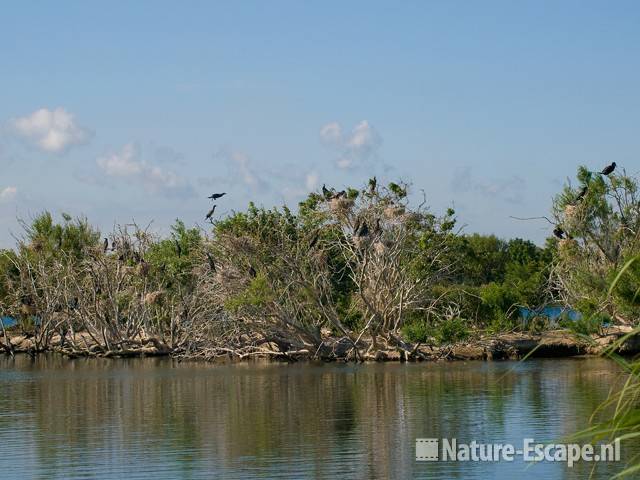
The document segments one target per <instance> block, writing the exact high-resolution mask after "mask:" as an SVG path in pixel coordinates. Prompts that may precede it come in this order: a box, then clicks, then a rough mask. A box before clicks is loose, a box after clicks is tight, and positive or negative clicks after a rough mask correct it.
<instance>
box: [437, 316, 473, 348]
mask: <svg viewBox="0 0 640 480" xmlns="http://www.w3.org/2000/svg"><path fill="white" fill-rule="evenodd" d="M469 334H470V330H469V328H468V321H467V320H464V319H462V318H452V319H450V320H445V321H443V322H442V323H440V324H439V325H438V328H437V329H436V331H435V338H436V341H437V342H438V344H440V345H445V344H450V343H456V342H459V341H461V340H464V339H465V338H468V337H469Z"/></svg>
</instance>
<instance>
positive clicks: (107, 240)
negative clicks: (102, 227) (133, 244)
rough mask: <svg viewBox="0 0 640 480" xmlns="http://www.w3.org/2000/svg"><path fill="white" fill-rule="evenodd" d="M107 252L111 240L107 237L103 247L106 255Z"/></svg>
mask: <svg viewBox="0 0 640 480" xmlns="http://www.w3.org/2000/svg"><path fill="white" fill-rule="evenodd" d="M107 250H109V239H108V238H106V237H105V239H104V244H103V246H102V251H103V252H104V253H107Z"/></svg>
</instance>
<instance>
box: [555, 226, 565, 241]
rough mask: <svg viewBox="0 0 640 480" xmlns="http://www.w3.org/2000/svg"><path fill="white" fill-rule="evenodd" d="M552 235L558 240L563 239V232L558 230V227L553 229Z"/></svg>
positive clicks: (560, 229)
mask: <svg viewBox="0 0 640 480" xmlns="http://www.w3.org/2000/svg"><path fill="white" fill-rule="evenodd" d="M553 234H554V235H555V236H556V237H558V238H559V239H563V238H565V237H564V235H565V231H564V230H563V229H562V228H560V225H557V226H556V228H554V229H553Z"/></svg>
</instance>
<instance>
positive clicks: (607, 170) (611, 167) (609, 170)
mask: <svg viewBox="0 0 640 480" xmlns="http://www.w3.org/2000/svg"><path fill="white" fill-rule="evenodd" d="M615 169H616V162H612V163H611V165H607V166H606V167H604V168H603V169H602V171H601V172H600V174H601V175H609V174H610V173H613V171H614V170H615Z"/></svg>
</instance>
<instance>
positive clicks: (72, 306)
mask: <svg viewBox="0 0 640 480" xmlns="http://www.w3.org/2000/svg"><path fill="white" fill-rule="evenodd" d="M67 306H68V307H69V310H75V309H76V308H78V297H73V298H72V299H71V300H69V302H68V303H67Z"/></svg>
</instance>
